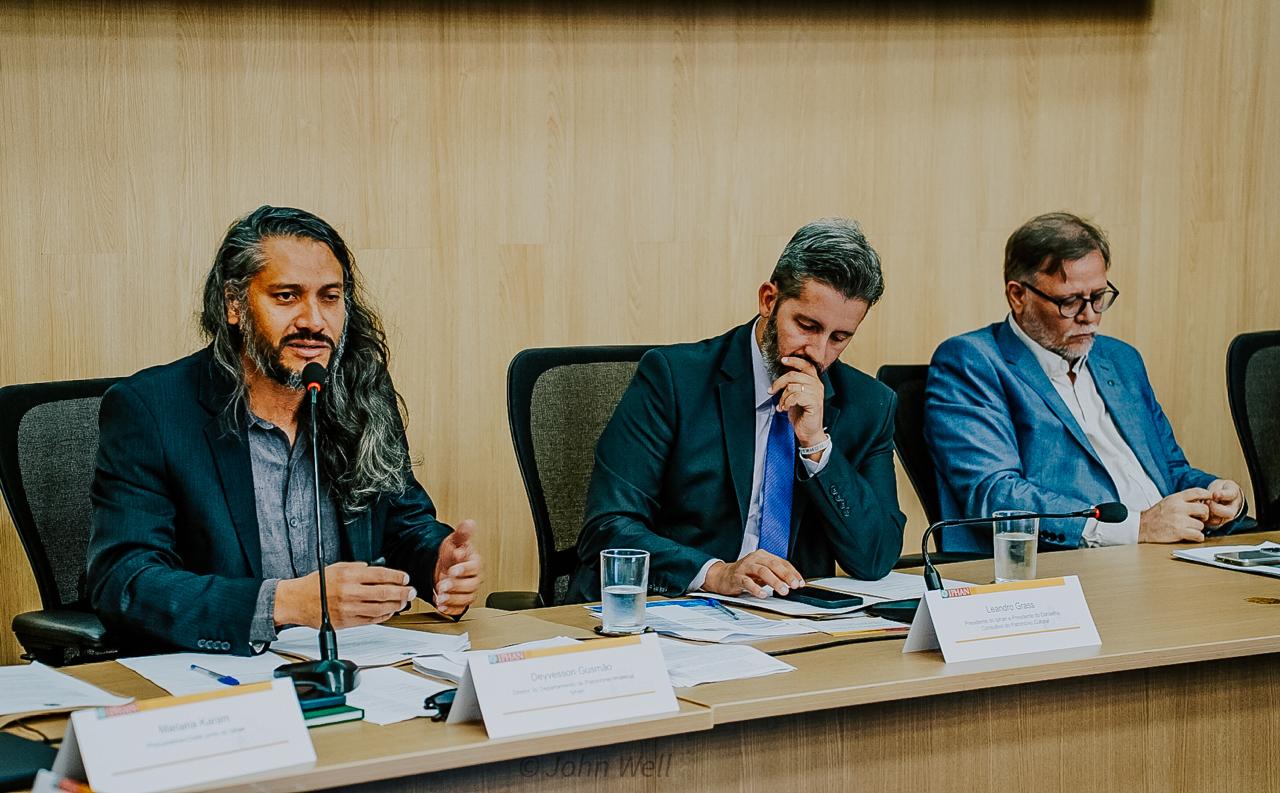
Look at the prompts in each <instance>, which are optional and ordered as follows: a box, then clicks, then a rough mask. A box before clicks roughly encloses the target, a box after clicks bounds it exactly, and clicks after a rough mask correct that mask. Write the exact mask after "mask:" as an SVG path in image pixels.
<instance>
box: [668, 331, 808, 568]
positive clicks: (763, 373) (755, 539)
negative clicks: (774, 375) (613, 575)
mask: <svg viewBox="0 0 1280 793" xmlns="http://www.w3.org/2000/svg"><path fill="white" fill-rule="evenodd" d="M759 324H760V320H759V319H757V320H756V324H755V325H752V326H751V373H752V375H753V376H754V380H755V394H756V396H755V400H756V401H755V404H756V444H755V459H754V461H753V463H752V465H751V499H750V500H749V501H748V502H747V505H748V506H747V523H746V526H745V527H744V528H743V531H742V548H741V550H739V551H738V557H737V558H738V559H741V558H742V557H744V556H746V555H747V554H749V553H751V552H752V551H754V550H756V549H757V548H759V547H760V512H761V499H760V490H761V488H760V485H761V482H762V480H763V479H764V453H765V450H766V448H767V446H768V444H769V425H770V423H771V422H772V421H773V414H774V410H773V395H772V394H770V393H769V386H771V385H773V380H772V379H771V378H770V377H769V370H768V369H767V368H766V367H765V365H764V353H762V352H761V351H760V343H759V342H758V341H756V325H759ZM829 459H831V447H827V448H826V449H824V450H823V452H822V454H821V455H820V456H819V457H818V461H817V462H816V463H815V462H814V461H813V460H810V459H809V458H808V457H801V458H800V462H801V463H803V464H804V469H805V471H807V472H808V474H809V476H817V475H818V473H819V472H821V471H822V469H823V468H826V467H827V460H829ZM793 503H794V501H793ZM719 561H723V560H721V559H712V560H711V561H709V562H707V563H706V564H704V565H703V566H702V569H701V570H699V571H698V574H697V575H696V576H694V577H693V580H692V581H690V582H689V591H690V592H696V591H698V590H700V589H702V583H703V582H704V581H706V579H707V571H708V570H710V569H711V566H712V565H713V564H715V563H716V562H719ZM734 561H737V559H735V560H734Z"/></svg>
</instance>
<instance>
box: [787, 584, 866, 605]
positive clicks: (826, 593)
mask: <svg viewBox="0 0 1280 793" xmlns="http://www.w3.org/2000/svg"><path fill="white" fill-rule="evenodd" d="M773 596H774V597H776V598H782V599H783V600H790V601H791V602H793V603H803V604H805V605H806V606H817V607H818V608H822V609H847V608H853V607H855V606H861V605H862V598H860V597H858V596H857V595H850V594H848V593H847V592H836V591H835V590H833V589H820V588H818V587H816V586H802V587H798V588H796V589H792V590H791V591H790V592H788V593H787V594H785V595H779V594H778V593H777V592H774V593H773Z"/></svg>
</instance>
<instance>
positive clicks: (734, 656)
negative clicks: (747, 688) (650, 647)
mask: <svg viewBox="0 0 1280 793" xmlns="http://www.w3.org/2000/svg"><path fill="white" fill-rule="evenodd" d="M662 659H663V660H664V661H665V662H666V664H667V676H668V677H670V678H671V685H673V686H675V687H677V688H688V687H690V686H696V685H699V684H702V683H718V682H722V681H725V680H745V679H747V678H752V677H764V676H766V675H776V674H778V673H779V672H794V671H795V667H794V666H792V665H791V664H788V663H784V662H782V661H779V660H778V659H777V658H773V657H770V656H769V655H767V654H765V653H763V652H761V651H759V650H757V649H756V648H754V647H748V646H746V645H741V644H690V643H688V642H682V641H677V640H675V639H666V638H664V639H662Z"/></svg>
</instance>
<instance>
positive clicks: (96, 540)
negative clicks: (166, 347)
mask: <svg viewBox="0 0 1280 793" xmlns="http://www.w3.org/2000/svg"><path fill="white" fill-rule="evenodd" d="M231 390H232V382H231V380H230V378H229V377H228V376H227V375H225V374H224V373H223V372H222V371H221V370H220V369H218V368H217V367H216V366H215V365H214V363H213V360H212V356H211V354H210V352H209V350H208V349H205V350H201V351H200V352H197V353H195V354H193V355H190V356H188V357H186V358H183V359H182V360H179V361H176V362H174V363H171V364H166V365H164V366H157V367H154V368H151V369H146V370H143V371H141V372H139V373H137V374H135V375H134V376H132V377H129V378H127V379H125V380H123V381H121V382H120V383H117V384H116V385H115V386H113V387H112V388H111V389H110V390H109V391H107V393H106V395H105V396H104V397H103V399H102V406H101V411H100V414H99V420H98V421H99V430H100V440H99V445H98V457H97V468H96V471H95V474H94V480H93V485H92V490H91V497H92V502H93V528H92V533H91V535H90V538H89V551H88V559H87V562H86V563H87V567H88V571H87V575H88V579H87V580H88V589H89V597H90V600H91V602H92V604H93V607H94V609H95V610H96V611H97V612H98V614H99V615H100V616H101V618H102V620H103V622H104V623H105V624H106V625H107V626H108V627H109V628H111V629H112V631H113V632H114V634H115V636H114V638H115V639H116V640H117V641H120V642H122V643H123V644H124V645H125V647H126V649H132V650H140V649H148V650H149V649H155V648H172V647H180V648H190V649H195V650H201V651H209V652H219V651H221V652H232V653H236V654H240V655H247V654H249V653H250V652H251V648H250V644H249V625H250V622H251V621H252V619H253V613H254V608H255V606H256V603H257V597H258V589H259V588H260V586H261V584H262V580H263V578H262V549H261V546H260V544H259V533H258V515H257V507H256V503H255V501H254V490H253V469H252V467H251V463H250V461H249V444H248V440H247V435H246V432H245V421H244V419H243V417H241V418H240V419H239V420H238V421H236V422H235V423H234V426H229V425H228V422H227V421H226V420H225V417H224V416H223V410H224V408H225V406H226V405H227V404H228V399H229V396H230V394H231ZM339 517H340V518H341V520H339V534H340V535H341V538H342V548H341V556H342V558H343V559H344V560H347V561H366V562H372V561H373V560H374V559H376V558H378V557H380V556H381V557H385V558H386V563H387V565H388V566H390V567H395V568H397V569H400V570H404V571H406V572H407V573H409V575H410V578H411V579H412V583H413V586H415V587H416V588H417V590H418V591H419V592H430V591H432V586H433V581H434V573H435V564H436V553H437V550H438V549H439V547H440V542H441V541H442V540H443V539H444V537H445V536H447V535H448V534H449V532H450V531H452V529H451V528H450V527H449V526H446V525H444V524H443V523H440V522H439V521H437V520H436V517H435V507H434V505H433V504H432V503H431V499H430V497H429V496H428V495H427V493H426V491H425V490H423V489H422V486H421V485H419V484H418V482H417V481H416V480H415V479H414V478H413V476H412V473H409V485H408V487H407V488H406V490H405V492H403V493H400V494H384V495H382V496H380V497H379V498H378V499H376V500H375V501H374V502H373V504H372V505H371V506H370V507H369V508H368V509H366V510H365V511H363V512H361V513H359V514H357V515H341V514H340V515H339Z"/></svg>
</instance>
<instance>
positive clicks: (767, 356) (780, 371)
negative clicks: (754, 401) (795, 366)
mask: <svg viewBox="0 0 1280 793" xmlns="http://www.w3.org/2000/svg"><path fill="white" fill-rule="evenodd" d="M760 357H761V358H763V359H764V369H765V371H766V372H768V373H769V379H770V380H777V379H778V378H779V377H782V376H783V375H784V374H786V373H787V372H790V371H792V369H791V367H789V366H785V365H784V364H783V363H782V358H783V355H782V353H781V351H779V350H778V312H777V311H774V312H773V313H772V314H770V315H769V317H768V319H766V320H764V331H763V332H762V333H761V334H760ZM786 357H788V358H804V359H805V360H806V361H809V363H811V364H813V368H814V369H816V370H818V374H822V373H823V372H825V371H827V367H825V366H822V365H821V364H819V363H818V362H817V361H813V360H810V359H809V358H808V357H807V356H804V355H801V354H800V353H798V352H792V353H787V356H786Z"/></svg>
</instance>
